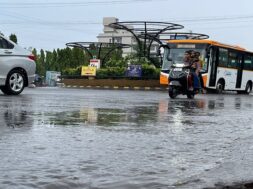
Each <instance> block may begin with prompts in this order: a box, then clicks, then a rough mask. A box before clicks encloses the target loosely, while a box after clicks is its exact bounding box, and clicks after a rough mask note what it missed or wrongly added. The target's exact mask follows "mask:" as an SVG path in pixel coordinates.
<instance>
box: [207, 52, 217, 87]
mask: <svg viewBox="0 0 253 189" xmlns="http://www.w3.org/2000/svg"><path fill="white" fill-rule="evenodd" d="M217 52H218V49H217V48H216V47H211V48H210V57H209V65H208V68H209V70H208V72H209V73H210V79H209V87H215V85H216V77H217V66H218V58H217Z"/></svg>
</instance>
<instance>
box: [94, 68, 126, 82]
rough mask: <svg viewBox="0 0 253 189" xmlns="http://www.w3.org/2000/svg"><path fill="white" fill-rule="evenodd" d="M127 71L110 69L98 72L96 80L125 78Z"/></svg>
mask: <svg viewBox="0 0 253 189" xmlns="http://www.w3.org/2000/svg"><path fill="white" fill-rule="evenodd" d="M125 71H126V69H125V68H124V67H123V68H122V67H109V68H101V69H98V70H97V74H96V78H98V79H104V78H108V77H124V76H125Z"/></svg>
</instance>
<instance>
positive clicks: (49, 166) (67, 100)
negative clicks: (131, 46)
mask: <svg viewBox="0 0 253 189" xmlns="http://www.w3.org/2000/svg"><path fill="white" fill-rule="evenodd" d="M0 101H1V103H0V106H1V108H0V173H1V174H0V175H1V176H0V188H1V189H33V188H36V189H37V188H38V189H67V188H69V189H84V188H90V189H95V188H96V189H139V188H142V189H148V188H152V189H163V188H180V189H181V188H187V189H189V188H194V189H196V188H214V187H215V186H216V187H218V186H223V185H224V186H225V185H233V184H234V183H240V182H248V181H253V171H252V166H253V111H252V108H253V96H251V95H249V96H247V95H234V94H226V95H214V94H209V95H198V96H196V98H195V99H194V100H188V99H186V98H185V97H183V96H181V97H179V98H178V99H173V100H171V99H169V98H168V94H167V93H166V92H165V91H124V90H84V89H83V90H79V89H61V88H36V89H26V90H25V91H24V93H23V94H22V95H20V96H4V95H2V94H0Z"/></svg>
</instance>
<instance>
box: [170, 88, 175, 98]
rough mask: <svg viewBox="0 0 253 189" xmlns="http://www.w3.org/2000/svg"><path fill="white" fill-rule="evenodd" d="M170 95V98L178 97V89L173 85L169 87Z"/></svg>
mask: <svg viewBox="0 0 253 189" xmlns="http://www.w3.org/2000/svg"><path fill="white" fill-rule="evenodd" d="M169 96H170V98H176V97H177V91H176V89H175V88H173V87H170V88H169Z"/></svg>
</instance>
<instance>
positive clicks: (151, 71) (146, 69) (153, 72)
mask: <svg viewBox="0 0 253 189" xmlns="http://www.w3.org/2000/svg"><path fill="white" fill-rule="evenodd" d="M142 77H144V78H148V79H159V77H160V69H159V68H155V66H153V65H148V64H143V65H142Z"/></svg>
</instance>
